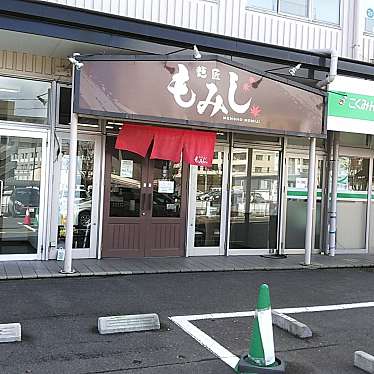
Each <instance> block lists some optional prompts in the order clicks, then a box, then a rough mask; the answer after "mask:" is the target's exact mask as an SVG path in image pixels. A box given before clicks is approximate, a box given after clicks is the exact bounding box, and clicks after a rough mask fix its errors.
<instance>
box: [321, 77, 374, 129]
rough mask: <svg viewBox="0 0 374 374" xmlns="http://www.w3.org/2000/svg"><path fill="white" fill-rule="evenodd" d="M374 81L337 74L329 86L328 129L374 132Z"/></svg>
mask: <svg viewBox="0 0 374 374" xmlns="http://www.w3.org/2000/svg"><path fill="white" fill-rule="evenodd" d="M373 93H374V82H373V81H370V80H364V79H358V78H351V77H344V76H337V77H336V78H335V80H334V81H333V82H332V83H331V84H330V86H329V96H328V117H327V129H328V130H332V131H344V132H353V133H360V134H374V95H373Z"/></svg>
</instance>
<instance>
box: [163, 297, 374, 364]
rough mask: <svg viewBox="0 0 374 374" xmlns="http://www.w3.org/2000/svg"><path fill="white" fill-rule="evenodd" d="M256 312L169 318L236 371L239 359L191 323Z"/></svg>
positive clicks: (320, 309)
mask: <svg viewBox="0 0 374 374" xmlns="http://www.w3.org/2000/svg"><path fill="white" fill-rule="evenodd" d="M372 307H374V302H364V303H352V304H337V305H321V306H304V307H299V308H283V309H274V310H275V311H277V312H279V313H283V314H298V313H316V312H329V311H336V310H349V309H360V308H372ZM254 315H255V311H247V312H233V313H210V314H195V315H189V316H174V317H169V318H170V320H171V321H173V322H174V323H175V324H176V325H177V326H179V327H180V328H181V329H182V330H183V331H185V332H186V333H187V334H188V335H190V336H191V337H192V338H194V339H195V340H196V341H197V342H199V343H200V344H201V345H202V346H203V347H205V348H207V349H208V350H209V351H210V352H212V353H213V354H214V355H215V356H217V357H218V358H219V359H221V360H222V361H223V362H225V363H226V364H227V365H229V366H230V367H231V368H233V369H235V367H236V365H237V363H238V362H239V357H237V356H235V355H234V354H233V353H231V352H230V351H229V350H227V349H226V348H225V347H223V346H222V345H221V344H219V343H217V342H216V341H215V340H214V339H213V338H211V337H210V336H209V335H207V334H206V333H205V332H203V331H201V330H200V329H199V328H198V327H196V326H195V325H193V324H192V323H191V321H199V320H207V319H223V318H241V317H253V316H254Z"/></svg>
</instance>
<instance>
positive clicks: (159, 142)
mask: <svg viewBox="0 0 374 374" xmlns="http://www.w3.org/2000/svg"><path fill="white" fill-rule="evenodd" d="M215 142H216V133H215V132H211V131H195V130H182V129H175V128H167V127H157V126H146V125H136V124H132V123H124V124H123V126H122V128H121V131H120V133H119V134H118V137H117V141H116V145H115V147H116V149H123V150H127V151H130V152H133V153H137V154H139V155H141V156H142V157H145V156H146V154H147V153H148V150H149V148H150V146H151V145H152V150H151V155H150V158H151V159H159V160H170V161H174V162H179V161H180V156H181V153H182V154H183V160H184V161H185V162H187V163H189V164H190V165H198V166H205V167H211V166H212V161H213V155H214V146H215Z"/></svg>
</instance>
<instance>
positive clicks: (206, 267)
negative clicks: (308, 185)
mask: <svg viewBox="0 0 374 374" xmlns="http://www.w3.org/2000/svg"><path fill="white" fill-rule="evenodd" d="M303 261H304V256H303V255H289V256H288V257H287V258H284V259H274V258H265V257H261V256H229V257H226V256H206V257H187V258H186V257H162V258H161V257H158V258H134V259H130V258H126V259H120V258H118V259H117V258H111V259H107V258H106V259H102V260H95V259H83V260H74V261H73V268H74V269H75V271H76V272H75V273H74V274H71V275H65V274H61V273H60V272H59V271H60V269H61V268H62V266H63V263H62V262H58V261H54V260H50V261H10V262H0V280H6V279H30V278H57V277H72V276H82V277H86V276H99V275H124V274H158V273H184V272H208V271H235V270H242V271H260V270H262V271H264V270H300V269H310V270H313V269H336V268H370V267H373V268H374V255H365V254H362V255H337V256H335V257H328V256H322V255H314V256H313V259H312V265H310V266H304V265H303Z"/></svg>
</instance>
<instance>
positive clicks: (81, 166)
mask: <svg viewBox="0 0 374 374" xmlns="http://www.w3.org/2000/svg"><path fill="white" fill-rule="evenodd" d="M94 147H95V143H94V142H93V141H81V140H78V150H77V155H78V160H77V174H76V190H75V202H74V234H73V248H89V247H90V236H91V211H92V189H93V172H94ZM61 152H62V160H61V169H60V188H59V198H58V211H59V212H58V232H57V247H58V248H61V247H62V248H63V247H64V246H65V239H66V216H67V199H68V180H69V158H70V157H69V141H68V140H67V139H63V141H62V144H61Z"/></svg>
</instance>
